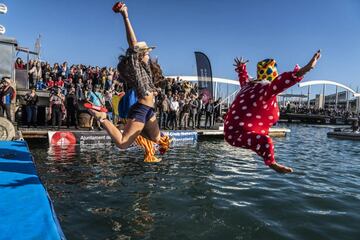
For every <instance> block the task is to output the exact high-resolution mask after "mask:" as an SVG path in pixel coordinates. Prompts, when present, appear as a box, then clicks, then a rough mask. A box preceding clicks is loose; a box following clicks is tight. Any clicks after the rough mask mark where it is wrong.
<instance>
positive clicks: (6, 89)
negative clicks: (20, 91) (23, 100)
mask: <svg viewBox="0 0 360 240" xmlns="http://www.w3.org/2000/svg"><path fill="white" fill-rule="evenodd" d="M15 98H16V91H15V89H14V88H13V87H12V86H11V81H10V78H9V77H3V78H2V81H1V83H0V117H4V113H6V117H7V119H8V120H9V121H11V103H12V101H13V100H14V99H15Z"/></svg>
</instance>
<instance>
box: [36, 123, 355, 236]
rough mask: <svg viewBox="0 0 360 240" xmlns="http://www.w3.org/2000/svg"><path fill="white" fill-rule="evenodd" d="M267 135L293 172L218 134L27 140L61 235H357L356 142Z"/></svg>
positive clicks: (307, 133)
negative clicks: (137, 145) (134, 143)
mask: <svg viewBox="0 0 360 240" xmlns="http://www.w3.org/2000/svg"><path fill="white" fill-rule="evenodd" d="M291 130H292V133H291V134H290V135H289V136H287V137H286V138H277V139H275V143H276V156H277V159H278V161H279V162H281V163H284V164H286V165H289V166H292V167H294V169H295V173H294V174H292V175H286V176H283V175H278V174H275V173H273V171H271V170H270V169H267V168H266V167H265V166H264V165H263V163H262V160H261V159H259V158H258V157H257V156H256V155H254V154H252V153H251V152H250V151H247V150H244V149H237V148H233V147H230V146H228V145H227V144H226V143H224V142H223V141H221V140H211V141H208V142H204V141H203V142H200V143H199V144H198V145H197V146H195V147H187V148H185V147H183V148H176V149H174V150H172V151H171V152H170V153H169V154H168V155H166V156H165V157H164V158H163V161H162V162H160V163H158V164H146V163H143V162H142V156H143V154H142V153H141V152H139V151H138V150H134V151H126V152H124V151H119V150H118V149H116V148H114V147H109V146H95V147H87V148H84V147H81V148H79V147H75V148H72V149H70V148H53V147H51V148H49V149H48V151H44V148H43V146H41V147H40V146H31V147H32V150H33V153H34V156H35V159H36V162H37V167H38V170H39V174H40V176H41V178H42V180H43V182H44V184H45V186H46V187H47V189H48V191H49V193H50V195H51V197H52V199H53V201H54V205H55V209H56V212H57V215H58V217H59V218H60V221H61V225H62V228H63V230H64V232H65V235H66V236H67V237H68V239H265V238H266V239H357V238H358V236H360V230H359V228H358V223H359V222H360V180H359V179H360V178H359V177H360V157H359V156H360V143H359V142H351V141H339V140H336V139H328V138H327V137H326V132H327V131H328V129H324V128H315V127H301V126H291Z"/></svg>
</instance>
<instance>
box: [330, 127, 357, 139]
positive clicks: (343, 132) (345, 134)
mask: <svg viewBox="0 0 360 240" xmlns="http://www.w3.org/2000/svg"><path fill="white" fill-rule="evenodd" d="M327 136H328V137H333V138H337V139H345V140H357V141H360V132H359V131H353V129H352V128H335V129H334V131H332V132H328V133H327Z"/></svg>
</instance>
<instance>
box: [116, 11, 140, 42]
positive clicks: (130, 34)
mask: <svg viewBox="0 0 360 240" xmlns="http://www.w3.org/2000/svg"><path fill="white" fill-rule="evenodd" d="M120 13H121V15H122V16H123V18H124V24H125V30H126V39H127V41H128V44H129V47H130V48H134V46H135V45H136V43H137V39H136V35H135V32H134V29H133V28H132V25H131V23H130V19H129V15H128V8H127V6H126V5H125V4H124V5H123V7H122V8H121V9H120Z"/></svg>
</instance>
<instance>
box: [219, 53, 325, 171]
mask: <svg viewBox="0 0 360 240" xmlns="http://www.w3.org/2000/svg"><path fill="white" fill-rule="evenodd" d="M319 58H320V51H318V52H317V53H315V55H314V56H313V57H312V59H311V60H310V62H309V63H308V64H307V65H305V66H304V67H302V68H300V67H299V66H298V65H297V66H296V67H295V69H294V70H293V71H292V72H285V73H282V74H281V75H278V72H277V69H276V66H277V65H276V62H275V60H273V59H265V60H263V61H261V62H259V63H258V65H257V80H253V81H250V80H249V76H248V74H247V71H246V63H247V61H244V59H243V58H241V59H240V60H239V59H237V58H236V59H235V64H234V65H235V66H236V72H238V74H239V81H240V85H241V90H240V92H239V93H238V95H237V96H236V98H235V100H234V102H233V103H232V105H231V107H230V109H229V110H228V113H227V116H226V119H225V127H224V132H225V140H226V141H227V142H228V143H229V144H231V145H232V146H236V147H242V148H247V149H251V150H253V151H254V152H256V153H257V154H258V155H259V156H261V157H262V158H263V159H264V162H265V164H266V165H268V166H269V167H270V168H272V169H274V170H275V171H277V172H280V173H290V172H292V171H293V170H292V169H291V168H288V167H285V166H283V165H280V164H278V163H277V162H276V161H275V157H274V145H273V142H272V139H271V138H270V137H269V136H268V133H269V128H270V127H271V126H272V125H273V124H274V123H275V122H277V120H278V119H279V108H278V106H277V100H276V96H277V95H278V94H279V93H281V92H283V91H284V90H286V89H287V88H289V87H291V86H293V85H294V84H296V83H298V82H300V81H301V80H302V79H303V76H304V75H305V74H306V73H307V72H309V71H310V70H311V69H313V68H314V67H315V65H316V63H317V61H318V60H319Z"/></svg>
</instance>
